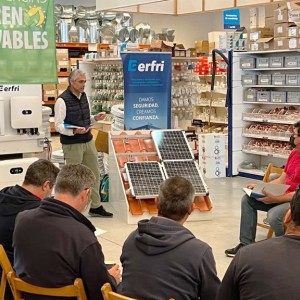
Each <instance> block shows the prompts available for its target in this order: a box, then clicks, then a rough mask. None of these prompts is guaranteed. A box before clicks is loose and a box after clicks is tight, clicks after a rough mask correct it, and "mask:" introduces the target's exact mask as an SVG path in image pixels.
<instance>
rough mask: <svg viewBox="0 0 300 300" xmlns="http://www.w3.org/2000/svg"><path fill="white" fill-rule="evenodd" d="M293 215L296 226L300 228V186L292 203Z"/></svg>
mask: <svg viewBox="0 0 300 300" xmlns="http://www.w3.org/2000/svg"><path fill="white" fill-rule="evenodd" d="M291 215H292V221H293V223H294V225H295V226H300V186H298V188H297V190H296V192H295V194H294V197H293V199H292V201H291Z"/></svg>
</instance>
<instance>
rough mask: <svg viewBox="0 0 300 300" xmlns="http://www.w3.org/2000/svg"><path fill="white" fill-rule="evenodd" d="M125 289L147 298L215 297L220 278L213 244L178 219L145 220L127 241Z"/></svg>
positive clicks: (206, 299)
mask: <svg viewBox="0 0 300 300" xmlns="http://www.w3.org/2000/svg"><path fill="white" fill-rule="evenodd" d="M121 263H122V266H123V275H122V293H123V294H124V295H126V296H129V297H134V298H138V299H147V300H164V299H165V300H167V299H170V298H174V299H176V300H177V299H180V300H185V299H187V300H196V299H204V300H213V299H215V296H216V293H217V289H218V286H219V284H220V280H219V278H218V277H217V272H216V264H215V260H214V257H213V254H212V250H211V248H210V247H209V246H208V245H207V244H206V243H204V242H202V241H200V240H198V239H196V238H195V236H194V235H193V234H192V233H191V232H190V231H189V230H188V229H186V228H185V227H183V226H182V225H181V224H179V223H178V222H176V221H173V220H170V219H167V218H163V217H152V218H151V219H150V220H142V221H140V222H139V223H138V228H137V229H136V230H135V231H133V232H132V233H131V234H130V235H129V237H128V238H127V240H126V241H125V243H124V246H123V251H122V255H121Z"/></svg>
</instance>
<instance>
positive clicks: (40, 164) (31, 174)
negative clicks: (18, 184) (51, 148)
mask: <svg viewBox="0 0 300 300" xmlns="http://www.w3.org/2000/svg"><path fill="white" fill-rule="evenodd" d="M58 173H59V168H58V167H56V166H55V165H54V164H53V163H52V162H51V161H49V160H46V159H39V160H37V161H35V162H34V163H32V164H31V165H30V166H29V167H28V169H27V171H26V174H25V179H24V181H23V184H24V185H33V186H36V187H40V186H42V185H43V184H44V183H45V182H46V181H49V185H50V187H53V185H54V184H55V180H56V177H57V174H58Z"/></svg>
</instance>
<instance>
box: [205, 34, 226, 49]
mask: <svg viewBox="0 0 300 300" xmlns="http://www.w3.org/2000/svg"><path fill="white" fill-rule="evenodd" d="M221 35H226V32H225V31H211V32H209V33H208V42H209V44H210V43H215V48H216V49H219V46H220V38H219V37H220V36H221Z"/></svg>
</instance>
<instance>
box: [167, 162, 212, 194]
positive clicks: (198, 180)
mask: <svg viewBox="0 0 300 300" xmlns="http://www.w3.org/2000/svg"><path fill="white" fill-rule="evenodd" d="M162 165H163V169H164V171H165V174H166V177H167V178H169V177H172V176H181V177H184V178H186V179H187V180H189V181H190V182H191V183H192V185H193V186H194V189H195V194H196V195H197V196H203V195H207V194H208V189H207V186H206V184H205V183H204V181H203V178H202V175H201V172H200V170H199V167H198V165H197V163H196V162H195V161H193V160H176V161H175V160H174V161H164V162H163V163H162Z"/></svg>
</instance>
